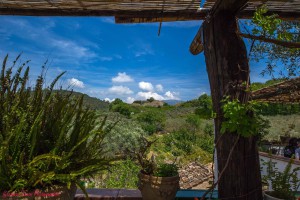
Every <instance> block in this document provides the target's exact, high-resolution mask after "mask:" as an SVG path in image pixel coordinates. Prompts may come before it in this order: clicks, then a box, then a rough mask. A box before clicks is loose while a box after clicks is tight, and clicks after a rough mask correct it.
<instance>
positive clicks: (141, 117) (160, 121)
mask: <svg viewBox="0 0 300 200" xmlns="http://www.w3.org/2000/svg"><path fill="white" fill-rule="evenodd" d="M136 119H137V121H138V122H140V124H141V126H142V128H143V129H144V130H145V131H146V132H147V133H148V134H149V135H152V134H153V133H156V132H158V131H161V130H163V128H164V126H165V121H166V117H165V114H164V113H163V112H161V111H159V110H154V109H149V110H147V111H144V112H141V113H139V114H138V115H137V118H136Z"/></svg>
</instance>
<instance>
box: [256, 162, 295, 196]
mask: <svg viewBox="0 0 300 200" xmlns="http://www.w3.org/2000/svg"><path fill="white" fill-rule="evenodd" d="M293 162H294V159H290V162H289V163H288V164H287V166H286V167H285V169H284V171H283V172H281V171H279V170H278V168H276V167H274V166H275V164H276V163H274V162H272V161H271V160H270V161H269V162H263V164H262V165H263V166H266V167H267V175H265V176H264V177H263V180H264V181H269V182H270V184H271V185H272V189H273V190H274V191H272V192H271V194H272V196H274V197H277V198H280V199H286V200H294V199H295V194H296V191H297V190H298V188H299V187H300V179H299V178H297V174H298V171H300V167H296V168H294V169H293V170H292V163H293Z"/></svg>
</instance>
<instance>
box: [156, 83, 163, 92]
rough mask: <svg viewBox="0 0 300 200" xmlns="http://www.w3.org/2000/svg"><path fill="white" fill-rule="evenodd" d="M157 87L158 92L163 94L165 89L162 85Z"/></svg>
mask: <svg viewBox="0 0 300 200" xmlns="http://www.w3.org/2000/svg"><path fill="white" fill-rule="evenodd" d="M155 87H156V90H157V91H158V92H163V91H164V87H163V86H162V85H161V84H157V85H156V86H155Z"/></svg>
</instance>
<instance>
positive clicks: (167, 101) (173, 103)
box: [163, 100, 184, 106]
mask: <svg viewBox="0 0 300 200" xmlns="http://www.w3.org/2000/svg"><path fill="white" fill-rule="evenodd" d="M163 102H165V103H167V104H169V105H171V106H173V105H176V104H178V103H182V102H184V101H180V100H164V101H163Z"/></svg>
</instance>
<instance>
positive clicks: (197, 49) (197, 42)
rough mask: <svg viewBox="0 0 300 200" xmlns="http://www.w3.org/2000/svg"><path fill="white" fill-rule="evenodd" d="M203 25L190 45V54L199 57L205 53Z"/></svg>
mask: <svg viewBox="0 0 300 200" xmlns="http://www.w3.org/2000/svg"><path fill="white" fill-rule="evenodd" d="M203 43H204V41H203V24H202V25H201V26H200V28H199V30H198V32H197V34H196V36H195V38H194V39H193V42H192V44H191V45H190V52H191V53H192V54H193V55H198V54H199V53H201V52H202V51H203V48H204V47H203Z"/></svg>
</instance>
